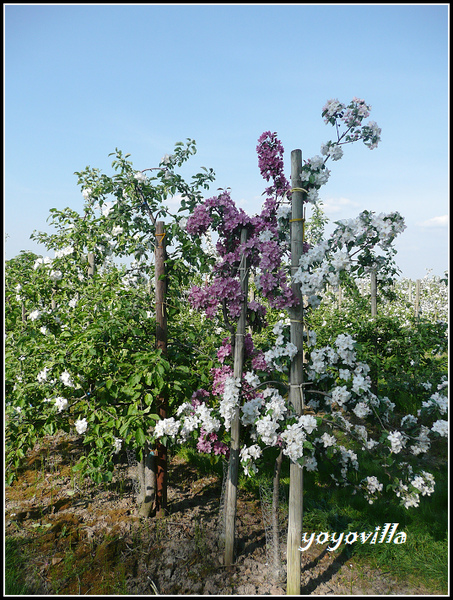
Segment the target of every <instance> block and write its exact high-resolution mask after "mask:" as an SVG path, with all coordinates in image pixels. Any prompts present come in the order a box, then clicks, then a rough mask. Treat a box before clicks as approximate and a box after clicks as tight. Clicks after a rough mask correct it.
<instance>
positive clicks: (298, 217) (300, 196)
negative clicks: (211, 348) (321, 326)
mask: <svg viewBox="0 0 453 600" xmlns="http://www.w3.org/2000/svg"><path fill="white" fill-rule="evenodd" d="M301 171H302V152H301V151H300V150H293V151H292V152H291V185H292V188H293V190H294V188H296V190H295V191H293V192H292V212H291V220H290V224H291V232H290V233H291V275H293V274H294V273H295V272H296V271H297V269H298V268H299V259H300V257H301V255H302V252H303V243H304V198H305V194H306V193H305V192H303V191H297V190H298V188H299V189H300V188H301V185H302V182H301V180H300V173H301ZM292 290H293V292H294V294H295V296H296V297H297V299H298V300H299V304H298V305H297V306H295V307H293V308H290V309H289V311H288V312H289V316H290V320H291V326H290V327H291V329H290V331H291V343H293V344H294V345H295V346H296V347H297V349H298V352H297V354H296V356H295V357H294V358H293V360H292V362H291V368H290V392H289V399H290V402H291V405H292V407H293V409H294V411H295V413H296V414H297V415H302V414H303V410H304V398H303V388H302V384H303V381H304V373H303V363H304V349H303V328H304V323H303V320H304V308H303V298H302V294H301V290H300V285H298V284H294V283H293V284H292ZM302 513H303V470H302V468H301V467H300V466H299V465H297V464H295V463H293V462H291V463H290V483H289V512H288V541H287V548H286V558H287V586H286V590H287V591H286V593H287V594H290V595H299V594H300V562H301V553H300V550H299V547H300V544H301V540H302Z"/></svg>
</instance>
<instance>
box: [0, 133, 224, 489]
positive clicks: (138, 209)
mask: <svg viewBox="0 0 453 600" xmlns="http://www.w3.org/2000/svg"><path fill="white" fill-rule="evenodd" d="M194 152H195V147H194V145H193V143H192V142H189V143H188V144H187V145H186V146H184V145H183V144H180V145H177V147H176V150H175V153H174V154H173V155H172V157H169V156H167V157H166V158H165V157H164V158H165V160H164V159H163V160H162V163H161V167H159V168H158V169H156V170H155V172H156V176H155V177H152V176H149V175H148V174H147V173H146V172H145V173H143V172H138V173H139V174H138V173H137V172H136V171H135V170H134V169H133V167H132V164H131V163H130V162H129V161H127V160H126V158H127V157H123V155H122V153H121V152H118V151H117V153H116V156H115V160H114V162H113V166H114V168H115V170H116V171H117V173H116V174H115V175H114V176H112V177H108V176H106V175H103V174H101V173H100V172H99V171H97V170H96V169H90V168H87V169H86V170H85V171H84V172H81V173H79V174H78V176H79V183H80V184H81V186H82V196H83V199H84V211H83V213H82V214H79V213H78V212H77V211H75V210H71V209H69V208H67V209H64V210H61V211H58V210H56V209H53V210H52V211H51V222H52V225H53V226H54V230H55V233H51V234H44V233H36V234H35V236H34V237H35V238H36V239H37V240H38V241H40V242H41V243H43V244H44V245H45V246H46V247H47V249H48V251H49V254H50V255H51V256H45V257H39V256H36V255H35V254H33V253H22V254H20V255H19V256H18V257H16V258H14V259H12V260H9V261H7V263H6V268H5V291H6V294H5V302H6V307H7V311H6V320H5V326H6V327H5V333H6V336H5V393H6V471H7V481H12V479H13V478H14V474H15V470H16V469H17V468H20V465H21V463H22V460H23V458H24V456H25V454H26V452H27V450H28V449H29V448H31V447H32V446H33V445H34V443H35V442H36V441H38V440H39V439H40V438H41V437H42V436H44V435H52V434H54V433H55V432H56V431H58V430H61V431H65V432H67V433H70V432H73V433H76V434H78V435H80V436H82V438H83V442H84V445H85V447H86V452H85V453H84V455H83V456H82V458H81V459H80V462H79V463H78V464H77V465H76V468H77V469H80V470H82V471H83V472H84V473H86V474H88V475H89V476H90V477H91V478H92V479H94V480H95V481H101V480H103V479H110V478H111V477H112V473H113V467H114V461H113V459H114V455H115V454H118V452H119V451H120V450H121V449H122V448H129V449H132V450H135V451H136V452H137V456H138V457H140V456H141V453H142V451H143V448H144V447H145V444H148V443H149V442H150V440H151V438H150V432H151V431H152V430H153V428H154V427H155V425H156V423H157V422H158V420H159V417H158V415H157V412H158V403H159V402H160V400H159V399H160V398H162V397H166V398H168V404H169V409H170V410H171V409H172V405H173V404H178V403H180V402H182V400H183V399H184V398H186V397H187V396H189V397H190V395H191V394H192V392H193V390H194V389H196V387H198V386H199V384H200V381H203V379H204V378H206V377H207V375H206V373H208V372H209V367H210V363H211V356H210V355H211V354H214V350H213V346H212V340H213V339H214V337H215V336H214V333H213V331H214V328H213V326H212V325H211V324H210V323H208V324H206V323H203V322H202V319H201V317H200V316H199V315H197V314H193V313H192V314H191V312H190V310H189V309H188V308H187V303H186V301H185V298H184V295H183V294H182V295H181V291H182V287H183V286H182V285H181V281H182V280H185V279H186V278H187V277H188V274H190V273H191V272H192V271H193V270H194V267H193V264H197V261H200V260H201V261H203V260H204V258H203V253H200V252H199V245H198V244H197V243H192V242H190V243H189V240H188V237H187V234H186V233H185V231H184V229H182V228H181V227H180V226H179V219H180V218H181V217H180V216H174V215H171V214H170V213H169V211H168V210H167V208H166V206H165V204H164V202H165V200H166V199H167V198H169V197H171V196H172V195H173V194H175V193H180V194H183V193H184V200H183V202H184V203H187V204H188V205H190V204H191V203H196V202H197V199H198V195H199V188H200V187H203V186H204V185H207V182H208V181H210V180H211V179H212V173H211V172H209V171H206V173H205V174H202V175H196V176H195V177H194V182H193V183H191V184H186V183H185V181H184V180H183V179H182V177H180V175H178V174H177V173H176V167H177V166H178V165H179V166H180V165H181V164H182V163H183V162H184V161H185V160H187V159H188V158H189V156H190V155H192V154H193V153H194ZM153 172H154V171H153ZM164 216H166V217H167V219H170V220H171V222H170V223H169V225H168V231H167V234H166V235H167V236H168V241H169V243H172V244H173V247H174V255H171V256H170V258H169V260H168V265H167V266H168V304H169V306H170V307H171V308H169V312H170V313H171V315H172V319H171V322H170V336H171V337H170V342H173V343H172V344H171V345H170V346H169V348H168V352H167V356H163V355H162V353H161V351H160V350H158V349H156V321H155V314H156V306H155V302H154V289H153V284H152V281H153V276H154V265H153V264H152V261H151V260H150V258H151V257H152V255H153V253H154V246H155V242H156V237H155V224H156V220H157V218H161V217H164ZM185 245H188V246H189V248H188V249H187V254H186V255H187V256H188V257H189V259H190V260H191V258H193V260H191V262H192V264H190V263H185V262H183V261H179V260H177V257H178V255H179V254H180V253H181V252H183V248H184V247H185ZM184 252H185V250H184ZM88 253H92V255H93V257H94V265H95V269H94V272H92V273H91V274H89V263H88V260H87V259H88ZM123 257H125V258H128V259H129V262H128V263H126V264H120V259H121V258H123ZM197 257H198V258H197ZM194 275H196V272H195V274H192V275H191V276H194ZM201 331H203V335H202V338H203V343H200V341H199V340H200V337H201V333H200V332H201ZM195 357H196V358H197V360H195ZM194 363H196V364H194ZM189 366H190V368H189Z"/></svg>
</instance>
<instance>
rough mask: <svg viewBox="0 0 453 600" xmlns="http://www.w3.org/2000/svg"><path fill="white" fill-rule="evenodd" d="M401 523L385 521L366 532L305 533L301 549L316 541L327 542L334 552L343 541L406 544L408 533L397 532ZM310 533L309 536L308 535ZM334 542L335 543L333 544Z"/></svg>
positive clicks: (346, 542)
mask: <svg viewBox="0 0 453 600" xmlns="http://www.w3.org/2000/svg"><path fill="white" fill-rule="evenodd" d="M398 525H399V523H384V527H381V526H380V525H378V526H377V527H376V529H375V530H374V531H370V532H368V533H367V532H365V531H362V532H361V533H358V532H357V531H349V532H348V533H340V534H338V533H336V532H334V533H330V532H329V531H322V532H321V533H318V534H316V533H311V534H307V533H304V537H303V538H302V544H305V546H303V547H302V546H299V550H300V551H301V552H305V550H308V549H309V548H310V546H311V545H312V544H313V542H315V544H327V543H329V546H327V550H329V552H333V551H334V550H336V549H337V548H339V546H340V545H341V544H342V543H345V544H355V543H356V542H361V543H362V544H383V543H386V544H390V543H392V542H393V543H394V544H405V543H406V537H407V536H406V534H405V533H404V531H399V532H398V533H396V530H397V529H398ZM308 535H309V537H307V536H308ZM332 544H333V545H332Z"/></svg>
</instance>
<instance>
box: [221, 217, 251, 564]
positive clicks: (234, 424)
mask: <svg viewBox="0 0 453 600" xmlns="http://www.w3.org/2000/svg"><path fill="white" fill-rule="evenodd" d="M246 241H247V229H245V228H244V229H242V231H241V244H245V242H246ZM248 276H249V273H248V266H247V260H246V258H245V255H244V254H243V255H242V259H241V264H240V267H239V278H240V281H241V292H242V295H243V298H244V300H243V302H242V308H241V314H240V317H239V321H238V324H237V329H236V336H235V344H234V370H233V376H234V378H235V379H239V380H240V381H241V380H242V367H243V363H244V336H245V324H246V317H247V296H248ZM239 397H240V392H239ZM239 411H240V407H239V403H238V406H237V407H236V409H235V412H234V417H233V419H232V421H231V442H230V460H229V465H228V480H227V485H226V490H225V553H224V564H225V566H230V565H232V564H233V561H234V538H235V528H236V504H237V485H238V475H239V451H240V439H239V438H240V427H241V422H240V412H239Z"/></svg>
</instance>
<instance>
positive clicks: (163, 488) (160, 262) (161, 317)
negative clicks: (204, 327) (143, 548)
mask: <svg viewBox="0 0 453 600" xmlns="http://www.w3.org/2000/svg"><path fill="white" fill-rule="evenodd" d="M156 238H157V244H156V250H155V278H156V286H155V287H156V347H157V348H160V349H161V350H162V354H163V355H166V354H167V311H166V308H165V296H166V293H167V282H166V279H165V259H166V247H165V240H164V238H165V230H164V222H163V221H158V222H157V223H156ZM157 414H158V415H159V417H160V418H161V419H165V418H166V417H167V398H165V397H164V396H161V397H160V398H158V399H157ZM156 468H157V474H156V515H158V516H164V514H165V511H166V508H167V449H166V447H165V446H164V445H163V444H161V443H160V442H157V446H156Z"/></svg>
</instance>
